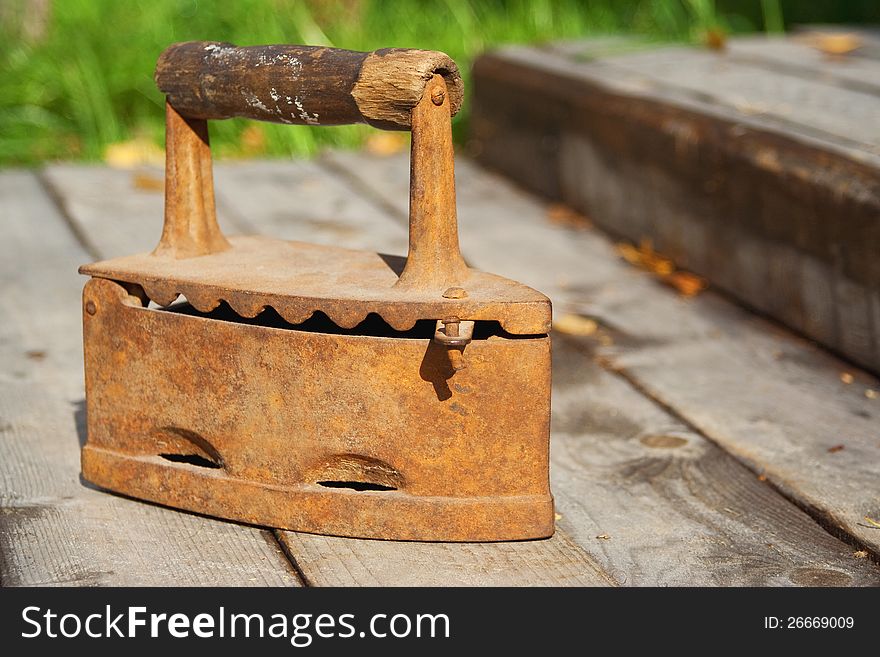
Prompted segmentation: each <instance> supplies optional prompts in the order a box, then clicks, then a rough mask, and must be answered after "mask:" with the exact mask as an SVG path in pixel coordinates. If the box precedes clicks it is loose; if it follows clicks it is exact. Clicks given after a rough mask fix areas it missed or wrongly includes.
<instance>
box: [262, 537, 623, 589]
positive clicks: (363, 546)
mask: <svg viewBox="0 0 880 657" xmlns="http://www.w3.org/2000/svg"><path fill="white" fill-rule="evenodd" d="M279 535H280V537H281V540H282V542H283V543H284V545H285V546H286V547H287V549H288V550H289V553H290V554H291V555H293V556H294V558H295V560H296V563H297V565H298V566H299V569H300V572H301V573H302V575H303V577H304V578H305V580H306V582H307V583H308V584H310V585H319V586H608V585H613V584H615V582H614V581H613V580H612V579H611V578H610V577H609V576H608V575H607V574H606V573H605V572H604V571H603V570H602V569H601V567H600V566H598V565H597V563H596V562H595V561H594V560H593V559H592V558H591V557H590V556H589V555H588V554H587V553H586V552H584V550H582V549H581V548H580V547H579V546H578V545H577V544H576V543H574V541H572V540H571V538H569V536H568V535H567V533H566V532H562V531H557V532H556V534H555V535H554V536H553V537H552V538H549V539H546V540H541V541H524V542H523V541H520V542H512V543H463V544H458V545H449V544H444V543H402V542H398V541H359V540H357V539H350V538H336V537H333V536H312V535H309V534H297V533H294V532H279Z"/></svg>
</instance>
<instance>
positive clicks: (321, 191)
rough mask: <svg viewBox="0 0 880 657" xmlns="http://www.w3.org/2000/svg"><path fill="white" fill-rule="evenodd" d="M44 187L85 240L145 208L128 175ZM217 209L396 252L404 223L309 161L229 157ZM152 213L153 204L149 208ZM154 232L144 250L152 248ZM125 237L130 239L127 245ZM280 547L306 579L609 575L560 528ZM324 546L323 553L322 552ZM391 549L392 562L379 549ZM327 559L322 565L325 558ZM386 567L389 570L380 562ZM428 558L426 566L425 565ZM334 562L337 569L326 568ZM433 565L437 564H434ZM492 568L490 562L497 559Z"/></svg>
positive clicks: (239, 220) (290, 234)
mask: <svg viewBox="0 0 880 657" xmlns="http://www.w3.org/2000/svg"><path fill="white" fill-rule="evenodd" d="M48 176H49V177H50V179H51V180H52V184H53V185H54V186H56V187H57V188H58V189H61V190H63V193H64V196H65V198H67V199H68V202H67V207H68V208H69V210H70V211H71V218H72V221H73V222H74V223H75V224H76V226H77V227H78V229H79V230H81V231H83V233H84V234H85V235H86V237H87V238H88V239H90V240H95V243H99V241H100V239H101V235H102V234H103V233H104V232H107V231H110V230H111V225H110V222H112V221H115V220H116V219H115V216H116V215H117V214H119V215H121V216H125V217H127V220H128V221H130V222H132V223H135V224H139V225H140V224H146V223H147V222H149V221H150V220H151V219H150V218H149V217H148V216H147V214H148V213H151V212H152V213H155V212H156V211H157V210H156V208H155V207H148V206H146V205H145V204H143V203H142V201H141V200H139V199H135V198H131V197H128V196H127V195H126V194H125V193H124V192H125V191H126V189H127V187H126V186H127V185H128V184H129V182H127V181H129V180H130V174H128V173H126V172H108V171H106V170H103V169H100V168H91V169H89V168H82V167H80V168H75V169H73V168H69V167H51V168H50V169H49V172H48ZM108 177H114V178H118V180H117V182H116V183H115V187H114V189H115V190H117V191H116V193H117V194H118V196H116V198H114V200H113V204H114V208H116V212H115V213H114V214H113V215H108V214H105V213H102V212H100V210H99V208H98V207H97V205H92V206H89V208H88V210H87V211H85V210H83V208H85V207H86V205H85V202H84V201H83V200H82V199H80V192H79V190H81V189H97V188H99V187H100V183H99V182H97V181H96V179H97V180H100V179H103V178H108ZM216 189H217V198H218V205H219V206H220V207H223V208H224V210H225V214H226V215H227V218H228V219H230V220H231V222H234V223H235V225H238V226H245V230H247V231H248V232H251V231H256V232H261V233H267V234H273V235H276V236H278V237H283V238H287V239H302V240H309V241H316V242H324V243H330V244H338V245H343V246H349V247H352V248H374V249H377V250H379V251H385V252H392V253H395V252H396V253H405V252H406V245H407V239H406V236H407V233H406V228H405V227H404V225H402V224H401V223H399V222H397V221H395V220H392V219H389V218H388V216H387V212H385V211H383V210H382V209H381V208H380V207H379V206H378V205H376V204H374V203H372V202H371V201H369V200H367V199H365V198H364V197H363V196H362V195H361V194H359V193H358V192H357V191H355V190H353V189H352V188H351V187H350V185H349V184H348V183H347V182H345V181H344V180H340V179H338V178H336V177H335V176H333V175H332V174H330V173H329V172H327V171H326V170H324V169H322V168H321V167H319V166H318V165H316V164H314V163H308V162H295V163H280V162H273V163H261V162H253V163H235V164H223V165H219V166H217V167H216ZM159 211H160V212H161V210H159ZM158 232H159V231H158V228H157V230H156V232H155V234H154V236H153V237H152V238H150V241H149V242H148V243H147V246H150V245H152V243H153V240H154V239H156V237H155V235H158ZM135 239H140V236H138V235H135V234H134V233H133V232H132V233H129V232H125V233H123V232H120V233H118V236H117V237H116V238H115V240H116V241H115V243H114V248H118V249H119V250H120V252H122V253H126V252H129V253H131V252H137V251H139V250H145V249H144V245H143V244H142V243H136V242H135ZM128 241H131V242H132V243H131V244H128ZM277 534H278V535H279V536H280V537H281V540H283V541H284V542H285V545H286V547H287V548H288V553H289V554H290V556H291V558H292V559H294V560H295V561H296V563H297V567H298V568H299V570H300V572H302V573H304V574H305V575H306V578H307V580H308V583H309V584H313V585H318V586H323V585H334V586H338V585H350V586H354V585H360V584H364V583H379V584H381V585H384V586H390V585H396V584H401V583H406V584H407V585H413V586H415V585H429V584H439V583H441V580H442V583H445V584H449V585H452V584H477V583H484V584H490V583H491V584H496V585H502V584H504V585H522V584H526V583H528V584H532V585H543V586H558V585H580V586H583V585H607V584H608V583H609V582H610V580H609V578H608V577H607V575H604V574H603V573H602V571H601V568H600V567H598V566H597V565H596V564H595V562H594V561H593V560H592V559H591V558H590V557H589V556H588V555H587V554H586V553H585V552H584V551H583V550H582V549H581V548H580V547H578V546H577V545H575V544H574V543H573V542H572V541H571V540H570V539H568V538H567V537H566V536H565V534H564V533H562V532H560V533H558V535H557V536H556V537H555V538H554V539H552V540H550V541H529V542H524V543H520V544H516V546H515V547H510V545H508V544H488V545H485V546H479V547H475V546H468V545H456V544H436V545H424V544H418V543H387V542H381V541H361V540H355V539H338V538H326V537H321V536H313V535H309V534H297V533H292V532H278V533H277ZM327 551H330V554H331V555H333V556H332V557H330V556H327V555H326V554H325V552H327ZM392 553H393V554H394V555H395V558H394V560H393V562H391V561H389V554H392ZM328 559H329V560H330V562H332V563H331V565H329V566H328V565H327V564H328ZM391 563H393V564H394V566H395V567H389V564H391ZM428 563H431V564H432V565H433V567H432V568H426V564H428ZM333 564H337V565H333ZM440 564H443V565H442V567H440ZM499 564H500V565H499Z"/></svg>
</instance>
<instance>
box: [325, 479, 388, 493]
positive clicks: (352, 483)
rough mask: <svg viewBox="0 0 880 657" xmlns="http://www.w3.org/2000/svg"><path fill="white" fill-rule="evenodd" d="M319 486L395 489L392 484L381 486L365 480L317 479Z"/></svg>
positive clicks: (360, 489)
mask: <svg viewBox="0 0 880 657" xmlns="http://www.w3.org/2000/svg"><path fill="white" fill-rule="evenodd" d="M318 485H319V486H324V487H325V488H350V489H351V490H356V491H365V490H397V489H396V488H395V487H394V486H383V485H382V484H372V483H370V482H367V481H319V482H318Z"/></svg>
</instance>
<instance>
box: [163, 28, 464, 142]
mask: <svg viewBox="0 0 880 657" xmlns="http://www.w3.org/2000/svg"><path fill="white" fill-rule="evenodd" d="M434 74H439V75H442V76H443V78H444V80H445V81H446V87H447V90H448V92H447V93H448V94H449V103H450V108H451V111H452V114H453V115H454V114H455V113H456V112H458V110H459V108H460V107H461V101H462V97H463V95H464V90H463V85H462V81H461V75H460V74H459V71H458V66H456V64H455V62H454V61H452V59H451V58H450V57H449V56H448V55H446V54H444V53H442V52H434V51H430V50H409V49H404V48H386V49H383V50H376V51H375V52H371V53H366V52H357V51H354V50H339V49H337V48H323V47H318V46H283V45H281V46H252V47H247V48H239V47H237V46H234V45H232V44H230V43H218V42H213V41H189V42H186V43H176V44H174V45H172V46H169V47H168V48H167V49H166V50H165V51H164V52H163V53H162V54H161V55H160V56H159V61H158V62H157V63H156V84H157V85H158V86H159V89H160V90H161V91H163V92H164V93H165V94H166V95H167V96H168V102H169V103H170V104H171V105H172V106H173V107H174V109H176V110H177V111H178V112H180V114H182V115H183V116H187V117H191V118H196V119H228V118H232V117H236V116H238V117H244V118H251V119H258V120H261V121H271V122H274V123H292V124H300V125H303V124H305V125H341V124H346V123H369V124H370V125H373V126H375V127H377V128H384V129H386V130H408V129H409V128H410V126H411V118H410V115H411V113H412V109H413V108H414V107H415V106H416V105H417V104H418V102H419V100H420V99H421V98H422V94H423V92H424V90H425V86H426V85H427V84H428V82H429V81H430V80H431V79H432V77H433V75H434Z"/></svg>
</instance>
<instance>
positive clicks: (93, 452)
mask: <svg viewBox="0 0 880 657" xmlns="http://www.w3.org/2000/svg"><path fill="white" fill-rule="evenodd" d="M83 304H84V305H83V307H84V313H83V318H84V334H85V345H86V346H85V360H86V390H87V397H86V399H87V418H88V443H87V445H86V447H85V449H84V451H83V475H84V476H85V478H86V479H88V480H89V481H91V482H93V483H95V484H98V485H99V486H104V487H106V488H110V489H112V490H115V491H119V492H122V493H125V494H127V495H133V496H135V497H140V498H145V499H149V500H153V501H156V502H160V503H163V504H168V505H171V506H175V507H179V508H184V509H189V510H192V511H198V512H200V513H207V514H211V515H217V516H221V517H224V518H233V519H237V520H242V521H245V522H251V523H256V524H261V525H271V526H275V527H283V528H287V529H294V530H299V531H307V532H320V533H329V534H337V535H344V536H360V537H373V538H395V539H414V540H443V541H483V540H507V539H524V538H538V537H543V536H549V535H551V534H552V533H553V503H552V498H551V496H550V490H549V481H548V458H549V453H548V445H549V443H548V436H549V412H550V408H549V406H550V399H549V395H546V394H542V393H543V391H547V390H549V386H550V340H549V338H548V337H546V336H543V337H537V338H517V339H511V338H505V337H498V336H491V337H486V338H484V339H474V340H472V341H471V342H470V343H469V344H468V345H467V346H466V347H465V348H464V354H465V356H466V358H467V365H468V366H467V367H466V368H465V369H463V370H460V371H455V370H454V369H453V368H452V366H451V363H450V361H449V358H448V356H447V353H446V349H445V347H442V346H439V345H438V344H436V343H435V342H434V341H433V340H432V337H431V336H432V334H433V325H432V326H430V327H429V328H428V331H427V333H426V335H425V337H422V338H401V337H396V336H394V337H377V336H365V335H333V334H326V333H320V332H312V331H304V330H295V329H285V328H272V327H266V326H259V325H248V324H242V323H237V322H233V321H220V320H217V319H209V318H205V317H200V316H194V315H187V314H183V313H177V312H172V311H166V310H155V309H148V308H144V307H142V305H141V304H142V301H141V299H139V298H138V297H137V296H131V295H130V294H129V293H128V292H127V291H126V290H125V289H124V288H123V287H122V286H121V285H119V284H117V283H114V282H111V281H108V280H104V279H92V280H90V281H89V282H88V283H87V285H86V287H85V290H84V295H83ZM163 455H164V456H163ZM320 482H323V484H322V483H320ZM358 488H362V489H365V490H358Z"/></svg>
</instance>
